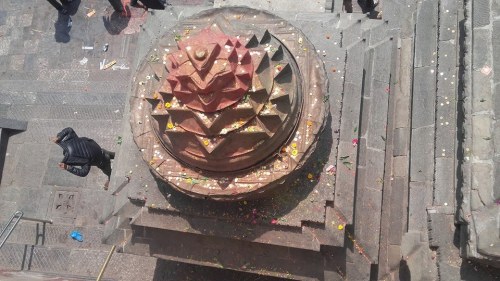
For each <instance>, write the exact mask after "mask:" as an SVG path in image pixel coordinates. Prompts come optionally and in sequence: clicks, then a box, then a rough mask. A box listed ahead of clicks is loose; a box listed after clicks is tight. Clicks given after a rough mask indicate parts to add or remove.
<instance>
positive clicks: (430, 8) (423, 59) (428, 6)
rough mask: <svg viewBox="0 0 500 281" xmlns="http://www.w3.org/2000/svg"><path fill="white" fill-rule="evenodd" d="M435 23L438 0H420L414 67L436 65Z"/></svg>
mask: <svg viewBox="0 0 500 281" xmlns="http://www.w3.org/2000/svg"><path fill="white" fill-rule="evenodd" d="M437 24H438V1H431V0H427V1H422V2H420V3H419V4H418V7H417V20H416V29H415V61H414V66H415V67H422V66H430V65H436V58H437V56H436V53H437V36H438V34H437ZM415 80H416V79H415ZM416 81H417V80H416Z"/></svg>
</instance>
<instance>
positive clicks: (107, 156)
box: [102, 149, 115, 160]
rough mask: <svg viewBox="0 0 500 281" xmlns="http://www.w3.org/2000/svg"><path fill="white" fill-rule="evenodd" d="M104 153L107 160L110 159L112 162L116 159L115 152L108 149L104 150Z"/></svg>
mask: <svg viewBox="0 0 500 281" xmlns="http://www.w3.org/2000/svg"><path fill="white" fill-rule="evenodd" d="M102 152H103V153H104V155H105V156H106V158H108V159H110V160H113V159H115V153H114V152H112V151H108V150H106V149H102Z"/></svg>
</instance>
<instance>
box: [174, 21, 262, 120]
mask: <svg viewBox="0 0 500 281" xmlns="http://www.w3.org/2000/svg"><path fill="white" fill-rule="evenodd" d="M177 45H178V48H179V50H178V51H177V52H175V53H171V54H168V55H167V69H168V70H169V75H168V77H167V81H165V83H168V84H169V86H170V88H171V89H172V93H173V94H174V95H175V97H176V98H177V99H179V100H180V101H181V102H182V103H184V104H185V105H186V106H187V107H189V108H191V109H194V110H198V111H202V112H215V111H218V110H221V109H224V108H227V107H229V106H231V105H233V104H235V103H236V102H238V101H239V100H240V99H241V98H242V97H243V95H244V94H245V93H246V92H247V90H248V88H249V87H250V84H251V82H252V76H253V71H254V67H253V64H252V58H251V56H250V52H249V50H248V49H247V48H245V47H244V46H243V45H242V44H241V43H240V41H239V40H238V39H237V38H234V37H230V36H228V35H226V34H224V33H220V32H217V31H213V30H211V29H209V28H206V29H204V30H202V31H201V32H200V33H198V34H197V35H196V36H193V37H188V38H187V39H184V40H182V41H179V42H178V43H177Z"/></svg>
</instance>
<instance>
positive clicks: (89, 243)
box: [0, 220, 104, 249]
mask: <svg viewBox="0 0 500 281" xmlns="http://www.w3.org/2000/svg"><path fill="white" fill-rule="evenodd" d="M5 225H6V222H3V223H2V224H0V229H3V227H4V226H5ZM75 230H76V231H79V232H80V233H81V234H82V235H83V242H78V241H76V240H73V239H72V238H71V237H70V234H71V232H72V231H75ZM103 231H104V227H103V226H101V225H97V226H85V227H74V226H71V225H53V224H48V223H39V222H32V221H23V220H21V221H20V222H19V224H18V225H17V226H16V228H15V229H14V230H13V232H12V234H11V235H10V237H9V239H8V242H9V243H15V244H29V245H45V246H58V247H67V248H79V249H83V248H85V249H89V248H93V249H101V247H102V245H101V240H102V237H103Z"/></svg>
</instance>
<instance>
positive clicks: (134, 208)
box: [106, 12, 403, 280]
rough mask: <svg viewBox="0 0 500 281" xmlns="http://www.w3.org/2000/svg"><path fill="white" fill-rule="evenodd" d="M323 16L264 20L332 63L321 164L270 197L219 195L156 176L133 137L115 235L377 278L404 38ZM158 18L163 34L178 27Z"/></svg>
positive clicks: (242, 263) (190, 252)
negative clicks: (394, 86)
mask: <svg viewBox="0 0 500 281" xmlns="http://www.w3.org/2000/svg"><path fill="white" fill-rule="evenodd" d="M315 15H320V16H321V17H320V18H318V17H316V18H315V20H314V21H312V20H308V14H302V13H300V14H297V13H293V12H289V13H282V14H281V16H282V17H283V20H281V19H272V20H265V21H264V20H259V22H258V24H261V25H264V26H266V28H267V29H268V30H269V32H270V33H271V34H273V35H274V36H276V37H277V39H278V40H284V41H289V40H294V41H298V42H300V41H305V40H310V41H311V43H312V44H313V45H314V48H315V49H314V51H315V52H316V53H317V54H318V55H319V56H320V57H321V58H322V59H323V61H324V65H316V66H315V67H324V68H325V69H326V72H327V74H328V78H329V81H330V83H329V87H328V89H329V90H328V99H326V100H325V102H328V103H329V105H330V115H329V116H328V119H327V123H326V129H325V130H324V131H323V132H322V133H321V135H320V136H319V141H318V144H317V147H316V148H315V150H314V152H313V154H312V155H311V157H310V158H309V159H310V160H309V161H307V162H306V163H305V164H304V165H303V166H302V167H301V168H300V169H299V170H298V171H297V172H296V173H294V174H293V175H292V176H291V177H290V178H289V179H288V180H286V181H285V182H284V183H283V184H281V185H280V186H279V187H278V188H276V191H274V192H273V193H272V194H270V195H269V196H267V197H264V198H259V199H255V200H246V201H239V202H234V203H229V202H228V203H224V202H214V201H211V200H203V199H202V200H200V199H195V198H191V197H188V196H186V195H183V194H181V193H179V192H177V191H175V190H173V189H172V188H171V187H169V186H168V185H167V184H165V183H163V182H161V181H157V180H155V178H154V177H153V175H152V174H151V172H150V171H149V170H148V168H147V165H146V163H145V162H144V160H142V159H141V158H142V157H141V152H140V151H139V150H138V148H137V146H136V145H135V144H134V143H133V140H132V136H126V137H124V139H123V143H122V146H121V150H120V151H119V154H118V156H117V157H125V158H121V159H122V160H121V161H120V162H119V163H118V166H117V169H116V172H115V174H114V178H115V182H114V186H117V189H116V191H115V193H116V194H117V197H118V198H117V202H120V203H117V205H116V206H115V209H114V210H113V211H112V212H111V213H110V216H109V217H108V218H107V219H108V220H107V221H106V226H107V229H106V233H107V235H108V236H107V240H106V243H110V244H112V243H118V244H120V245H121V246H122V251H123V252H126V253H136V254H146V255H148V254H149V255H152V256H154V257H158V258H164V259H168V260H174V261H180V262H186V263H192V264H197V265H204V266H211V267H222V268H227V269H231V270H237V271H246V272H253V273H257V272H258V273H259V274H262V275H268V276H275V277H282V278H291V279H295V278H296V279H311V280H316V279H320V280H337V279H338V280H340V279H342V278H345V276H351V277H350V278H353V279H354V280H368V279H369V278H374V276H375V275H374V274H376V273H374V272H373V269H372V267H373V266H376V265H377V264H378V263H379V262H378V259H379V240H378V237H379V233H380V231H381V216H380V215H381V209H382V190H383V186H384V170H385V150H386V140H387V138H388V130H387V128H386V123H387V120H388V119H391V118H390V114H389V112H390V111H389V104H390V102H389V100H390V97H391V95H390V81H391V72H392V71H393V64H394V63H395V57H394V56H393V54H394V50H395V49H397V42H396V41H394V40H393V38H392V37H391V36H390V35H389V34H388V32H386V28H387V27H388V25H387V24H386V23H384V22H383V21H378V20H373V19H370V18H369V17H367V16H366V15H362V14H360V15H357V14H350V15H348V14H315ZM194 18H197V16H196V15H195V16H194ZM287 19H288V20H290V23H292V24H293V25H294V26H297V27H294V26H292V25H290V24H287ZM150 20H151V21H150V22H148V30H150V32H151V33H153V34H157V33H155V29H154V28H155V26H165V25H166V24H165V23H163V22H162V20H164V19H162V18H160V17H155V18H151V19H150ZM156 20H158V21H159V23H158V22H156ZM228 20H229V21H231V20H236V19H228ZM188 21H189V20H188ZM248 21H249V23H252V20H251V18H250V19H249V20H248ZM149 24H150V26H149ZM299 28H300V29H299ZM372 29H374V30H376V31H377V34H371V31H372ZM319 30H321V32H320V33H319V32H318V31H319ZM160 31H161V29H160ZM348 31H349V32H348ZM380 31H383V33H382V34H380V33H379V32H380ZM178 32H181V31H178ZM302 32H303V33H302ZM160 34H161V33H160ZM160 34H158V35H160ZM305 34H307V35H305ZM309 36H310V37H309ZM257 39H258V40H260V39H261V38H257ZM142 40H144V39H142ZM151 41H152V40H151ZM308 48H311V47H310V46H309V47H308ZM146 57H148V56H147V55H146ZM375 66H376V67H377V69H375ZM313 67H314V66H313ZM139 76H140V77H142V76H145V74H143V73H141V74H139ZM140 77H137V78H136V79H135V83H139V82H140V81H142V80H141V78H140ZM127 129H128V130H130V125H125V130H127ZM131 151H136V152H135V153H130V152H131ZM361 182H362V183H361ZM120 198H121V199H120ZM355 202H359V203H355ZM399 227H400V228H401V229H402V228H403V227H402V226H401V225H400V226H399ZM172 241H176V242H175V243H172ZM235 253H236V254H235ZM313 265H314V266H313ZM370 276H371V277H370ZM375 278H376V277H375Z"/></svg>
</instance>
